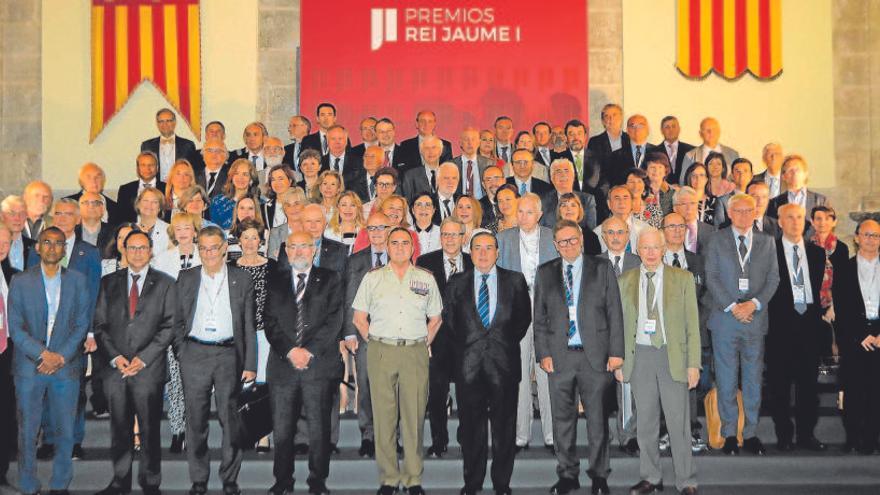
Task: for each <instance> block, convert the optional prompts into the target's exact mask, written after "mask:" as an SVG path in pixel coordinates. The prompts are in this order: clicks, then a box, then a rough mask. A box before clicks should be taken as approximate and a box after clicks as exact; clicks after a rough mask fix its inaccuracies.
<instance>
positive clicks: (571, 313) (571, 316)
mask: <svg viewBox="0 0 880 495" xmlns="http://www.w3.org/2000/svg"><path fill="white" fill-rule="evenodd" d="M577 317H578V314H577V308H576V307H574V306H569V307H568V321H575V322H576V321H578V320H577Z"/></svg>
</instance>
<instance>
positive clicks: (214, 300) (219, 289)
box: [201, 270, 227, 316]
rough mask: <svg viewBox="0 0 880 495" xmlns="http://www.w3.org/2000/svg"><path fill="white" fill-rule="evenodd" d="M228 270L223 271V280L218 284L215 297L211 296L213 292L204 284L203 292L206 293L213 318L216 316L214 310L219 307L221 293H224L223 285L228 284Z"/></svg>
mask: <svg viewBox="0 0 880 495" xmlns="http://www.w3.org/2000/svg"><path fill="white" fill-rule="evenodd" d="M226 274H227V272H226V270H224V271H223V278H222V279H220V283H219V284H217V290H216V291H214V296H213V297H212V296H211V291H209V290H208V287H207V284H202V288H201V290H203V291H204V292H205V298H206V299H207V300H208V307H209V313H210V314H211V316H214V308H216V307H217V299H219V298H220V293H221V292H222V291H223V284H225V283H226Z"/></svg>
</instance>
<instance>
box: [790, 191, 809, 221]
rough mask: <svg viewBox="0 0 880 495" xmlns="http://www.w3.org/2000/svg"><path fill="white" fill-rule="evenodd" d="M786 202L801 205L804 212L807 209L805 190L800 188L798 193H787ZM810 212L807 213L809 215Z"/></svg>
mask: <svg viewBox="0 0 880 495" xmlns="http://www.w3.org/2000/svg"><path fill="white" fill-rule="evenodd" d="M788 202H789V203H793V204H796V205H801V208H803V209H804V210H806V209H807V188H806V187H802V188H801V189H800V190H799V191H788ZM809 214H810V212H807V215H809Z"/></svg>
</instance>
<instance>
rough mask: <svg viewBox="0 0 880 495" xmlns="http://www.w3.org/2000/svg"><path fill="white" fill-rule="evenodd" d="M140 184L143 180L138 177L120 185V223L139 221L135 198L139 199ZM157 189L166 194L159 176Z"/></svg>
mask: <svg viewBox="0 0 880 495" xmlns="http://www.w3.org/2000/svg"><path fill="white" fill-rule="evenodd" d="M140 185H141V180H140V179H138V180H133V181H131V182H126V183H125V184H123V185H121V186H119V191H117V192H116V205H117V209H118V211H119V223H122V222H137V217H138V214H137V212H136V211H135V209H134V202H135V200H137V196H138V187H139V186H140ZM202 187H204V184H202ZM156 189H158V190H160V191H162V194H165V183H164V182H162V181H160V180H159V179H158V178H157V179H156ZM166 206H167V205H166Z"/></svg>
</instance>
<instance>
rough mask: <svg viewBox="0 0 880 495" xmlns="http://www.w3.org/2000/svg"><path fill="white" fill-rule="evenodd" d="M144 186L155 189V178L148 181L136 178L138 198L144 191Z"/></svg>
mask: <svg viewBox="0 0 880 495" xmlns="http://www.w3.org/2000/svg"><path fill="white" fill-rule="evenodd" d="M145 186H150V187H156V178H155V177H153V178H152V179H150V180H143V179H141V178H140V177H138V196H140V194H141V193H142V192H143V191H144V189H146V187H145Z"/></svg>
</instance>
